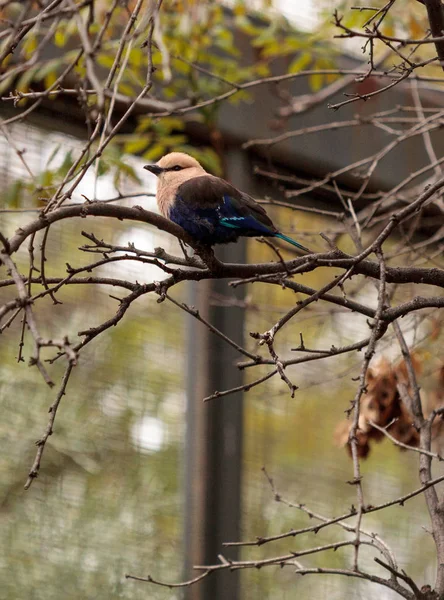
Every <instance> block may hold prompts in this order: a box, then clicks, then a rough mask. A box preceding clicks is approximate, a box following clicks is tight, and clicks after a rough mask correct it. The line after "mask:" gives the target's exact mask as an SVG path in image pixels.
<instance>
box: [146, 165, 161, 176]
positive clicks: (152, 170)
mask: <svg viewBox="0 0 444 600" xmlns="http://www.w3.org/2000/svg"><path fill="white" fill-rule="evenodd" d="M143 168H144V169H146V170H147V171H149V172H150V173H153V175H157V176H159V175H160V174H161V173H163V169H162V167H159V166H158V165H145V166H144V167H143Z"/></svg>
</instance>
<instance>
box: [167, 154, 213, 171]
mask: <svg viewBox="0 0 444 600" xmlns="http://www.w3.org/2000/svg"><path fill="white" fill-rule="evenodd" d="M157 165H158V166H159V167H162V169H169V168H171V167H175V166H176V165H177V166H179V167H182V168H183V169H189V168H197V169H199V168H200V169H203V167H202V166H201V165H200V164H199V162H198V161H197V160H196V159H195V158H193V157H192V156H190V155H189V154H185V153H184V152H170V154H165V156H162V158H161V159H160V160H159V161H158V162H157Z"/></svg>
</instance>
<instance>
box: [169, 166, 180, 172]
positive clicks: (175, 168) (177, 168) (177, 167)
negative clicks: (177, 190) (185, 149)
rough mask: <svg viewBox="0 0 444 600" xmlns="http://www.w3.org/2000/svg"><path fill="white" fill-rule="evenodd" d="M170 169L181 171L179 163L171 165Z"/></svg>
mask: <svg viewBox="0 0 444 600" xmlns="http://www.w3.org/2000/svg"><path fill="white" fill-rule="evenodd" d="M171 170H172V171H182V167H181V166H180V165H175V166H174V167H171Z"/></svg>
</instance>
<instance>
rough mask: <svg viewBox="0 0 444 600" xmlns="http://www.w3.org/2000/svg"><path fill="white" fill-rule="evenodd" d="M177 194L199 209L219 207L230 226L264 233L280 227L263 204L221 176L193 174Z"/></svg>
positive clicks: (220, 213) (217, 209)
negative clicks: (277, 226) (274, 222)
mask: <svg viewBox="0 0 444 600" xmlns="http://www.w3.org/2000/svg"><path fill="white" fill-rule="evenodd" d="M177 195H178V196H179V197H180V198H181V200H183V201H184V202H185V203H186V204H187V205H188V206H193V207H194V208H195V209H197V210H199V209H214V210H216V211H217V213H218V215H219V218H220V223H221V224H222V225H226V226H227V227H232V228H236V229H239V228H240V229H244V228H248V229H255V230H257V231H258V232H261V231H262V233H266V232H268V233H269V232H270V231H273V232H275V231H276V227H275V226H274V225H273V222H272V221H271V219H270V217H269V216H268V215H267V213H266V212H265V210H264V209H263V208H262V206H261V205H260V204H258V203H257V202H256V201H255V200H253V198H251V196H248V194H245V193H244V192H241V191H239V190H238V189H236V188H235V187H234V186H232V185H231V184H229V183H228V182H227V181H225V180H224V179H221V178H220V177H214V176H213V175H202V176H201V177H193V178H192V179H189V180H188V181H186V182H184V183H182V184H181V185H180V186H179V188H178V190H177Z"/></svg>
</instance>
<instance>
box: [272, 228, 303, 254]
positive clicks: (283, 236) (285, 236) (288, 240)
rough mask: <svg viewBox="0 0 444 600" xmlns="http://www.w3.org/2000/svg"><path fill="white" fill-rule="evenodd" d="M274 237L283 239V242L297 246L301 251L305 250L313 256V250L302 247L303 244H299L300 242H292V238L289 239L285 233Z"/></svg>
mask: <svg viewBox="0 0 444 600" xmlns="http://www.w3.org/2000/svg"><path fill="white" fill-rule="evenodd" d="M274 237H278V238H281V240H285V241H286V242H288V243H289V244H291V245H292V246H296V248H299V249H300V250H305V252H309V253H310V254H312V251H311V250H309V249H308V248H306V247H305V246H302V244H298V242H295V241H294V240H292V239H291V238H290V237H288V235H284V234H283V233H276V235H275V236H274Z"/></svg>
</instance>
